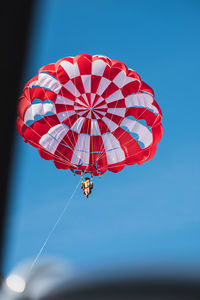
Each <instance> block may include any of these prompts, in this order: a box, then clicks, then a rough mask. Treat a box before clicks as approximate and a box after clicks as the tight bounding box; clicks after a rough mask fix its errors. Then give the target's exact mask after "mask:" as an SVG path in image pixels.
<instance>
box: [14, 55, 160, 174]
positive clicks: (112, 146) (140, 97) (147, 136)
mask: <svg viewBox="0 0 200 300" xmlns="http://www.w3.org/2000/svg"><path fill="white" fill-rule="evenodd" d="M161 119H162V112H161V109H160V107H159V106H158V104H157V103H156V101H155V96H154V92H153V89H152V88H151V87H150V86H148V85H147V84H146V83H145V82H144V81H142V80H141V78H140V76H139V75H138V74H137V73H136V72H135V71H133V70H132V69H130V68H127V67H126V65H125V64H123V63H122V62H121V61H118V60H113V59H109V58H108V57H106V56H103V55H93V56H92V55H88V54H80V55H77V56H75V57H65V58H63V59H61V60H59V61H58V62H56V63H52V64H49V65H46V66H44V67H42V68H41V69H40V70H39V72H38V75H37V76H35V77H33V78H32V79H31V80H30V81H29V82H28V83H27V84H26V85H25V87H24V90H23V94H22V96H21V97H20V98H19V102H18V118H17V130H18V132H19V134H20V135H21V136H22V137H23V138H24V141H25V142H28V143H30V144H31V145H32V146H34V147H36V148H37V149H38V151H39V154H40V156H41V157H42V158H44V159H46V160H53V162H54V164H55V166H56V167H57V168H58V169H70V170H71V171H73V172H75V173H77V174H81V173H83V172H85V173H87V172H91V173H93V175H95V176H97V175H99V174H103V173H104V172H106V171H108V170H109V171H111V172H114V173H117V172H119V171H121V170H122V169H123V168H124V167H125V166H126V165H133V164H142V163H143V162H145V161H148V160H149V159H151V158H152V157H153V156H154V155H155V153H156V147H157V143H158V142H159V141H160V139H161V137H162V133H163V128H162V124H161Z"/></svg>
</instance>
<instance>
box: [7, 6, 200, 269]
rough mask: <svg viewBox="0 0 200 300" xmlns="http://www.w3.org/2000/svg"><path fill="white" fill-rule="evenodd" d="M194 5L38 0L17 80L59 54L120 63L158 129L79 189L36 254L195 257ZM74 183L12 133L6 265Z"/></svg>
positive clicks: (145, 259) (85, 264)
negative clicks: (139, 157) (141, 91)
mask: <svg viewBox="0 0 200 300" xmlns="http://www.w3.org/2000/svg"><path fill="white" fill-rule="evenodd" d="M199 13H200V3H199V1H195V0H190V1H189V0H188V1H181V0H180V1H169V0H168V1H154V0H151V1H131V0H126V1H119V0H118V1H116V0H113V1H111V0H110V1H108V0H102V1H94V0H93V1H81V0H77V1H65V0H42V1H38V3H37V6H36V8H35V11H34V16H33V22H32V29H31V33H30V37H29V51H28V54H27V59H26V61H27V63H26V67H25V69H24V76H23V78H22V88H23V85H24V84H25V83H26V81H28V80H29V79H30V78H31V77H33V76H35V75H36V74H37V71H38V69H39V68H40V67H41V66H43V65H46V64H48V63H51V62H56V61H57V60H58V59H60V58H62V57H65V56H75V55H77V54H80V53H89V54H103V55H106V56H108V57H110V58H112V59H118V60H121V61H123V62H124V63H125V64H126V65H127V66H128V67H130V68H132V69H134V70H136V71H137V72H138V73H139V74H140V76H141V77H142V79H143V80H144V81H145V82H147V83H148V84H149V85H150V86H152V87H153V89H154V91H155V95H156V100H157V102H158V103H159V105H160V107H161V109H162V111H163V126H164V135H163V138H162V140H161V142H160V143H159V144H158V150H157V153H156V155H155V157H154V158H153V159H152V160H151V161H148V162H147V163H144V164H143V165H141V166H129V167H125V169H124V170H123V171H122V172H120V173H118V174H114V173H110V172H107V173H106V174H105V175H104V176H103V177H102V179H101V180H99V179H95V182H94V185H95V188H94V191H93V193H92V195H91V197H90V198H89V199H88V200H86V199H85V198H84V197H83V194H82V191H80V190H78V191H77V192H76V194H75V196H74V198H73V199H72V202H71V204H70V207H69V210H68V211H67V212H66V214H65V215H64V217H63V218H62V220H61V222H60V223H59V224H58V226H57V228H56V230H55V232H54V234H53V235H52V237H51V239H50V240H49V242H48V244H47V246H46V248H45V249H44V252H43V254H42V256H46V255H51V256H52V255H53V256H57V257H61V258H64V259H68V260H69V261H71V262H72V263H73V264H74V265H75V266H76V267H77V268H80V269H84V270H86V271H87V270H89V269H93V268H98V267H100V266H101V267H102V266H108V265H111V266H112V265H133V266H135V265H142V264H146V263H148V264H149V263H150V264H151V263H153V264H155V265H159V264H160V263H164V264H168V263H169V264H170V263H171V264H173V263H180V264H190V263H191V264H196V263H200V239H199V236H200V196H199V195H200V182H199V172H200V156H199V146H200V126H199V111H200V98H199V92H198V86H199V62H200V56H199V53H200V41H199V31H200V18H199ZM78 181H79V177H78V176H75V177H74V176H73V174H72V172H71V171H62V170H57V169H56V168H55V166H54V164H53V163H52V162H50V161H45V160H43V159H41V157H40V156H39V154H38V153H37V150H36V149H35V148H33V147H31V146H30V145H28V144H25V143H24V142H23V140H22V138H21V137H20V136H19V135H18V134H17V133H16V146H15V149H14V157H13V172H12V180H11V189H10V197H11V200H12V203H11V212H10V227H9V231H8V234H9V239H8V244H7V251H6V262H5V272H9V271H10V270H11V269H12V268H13V266H14V265H16V264H17V263H18V262H20V261H21V260H23V259H25V258H29V257H34V256H35V255H36V254H37V252H38V250H39V249H40V247H41V246H42V244H43V242H44V240H45V238H46V236H47V235H48V233H49V231H50V230H51V228H52V226H53V224H54V223H55V221H56V219H57V217H58V215H59V214H60V212H61V211H62V209H63V207H64V206H65V204H66V201H67V200H68V198H69V197H70V195H71V193H72V192H73V190H74V188H75V186H76V185H77V183H78Z"/></svg>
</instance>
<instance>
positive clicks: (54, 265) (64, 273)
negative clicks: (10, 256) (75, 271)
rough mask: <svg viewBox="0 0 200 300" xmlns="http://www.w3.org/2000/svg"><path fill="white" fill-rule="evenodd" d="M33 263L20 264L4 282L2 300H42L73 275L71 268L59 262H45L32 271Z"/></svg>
mask: <svg viewBox="0 0 200 300" xmlns="http://www.w3.org/2000/svg"><path fill="white" fill-rule="evenodd" d="M30 266H31V262H30V261H26V262H23V263H21V264H19V265H18V266H17V267H16V268H15V269H14V270H13V271H12V272H11V274H9V275H8V277H7V278H6V279H5V280H4V283H3V286H2V290H1V293H0V300H14V299H20V300H22V299H26V300H28V299H42V297H43V296H44V295H46V294H47V293H50V292H51V290H54V289H55V288H56V287H57V286H58V285H60V284H62V283H64V282H65V281H66V280H67V279H68V278H69V276H70V274H72V271H71V270H72V269H71V267H70V266H69V265H68V264H67V263H65V262H61V261H59V260H51V261H50V260H47V259H46V260H43V261H41V262H40V263H38V264H37V265H35V266H34V267H33V268H32V269H30Z"/></svg>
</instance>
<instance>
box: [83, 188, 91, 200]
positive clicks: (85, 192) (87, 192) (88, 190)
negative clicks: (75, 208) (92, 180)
mask: <svg viewBox="0 0 200 300" xmlns="http://www.w3.org/2000/svg"><path fill="white" fill-rule="evenodd" d="M84 194H85V196H86V197H87V198H88V196H89V194H90V188H89V187H87V188H85V189H84Z"/></svg>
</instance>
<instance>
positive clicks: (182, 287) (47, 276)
mask: <svg viewBox="0 0 200 300" xmlns="http://www.w3.org/2000/svg"><path fill="white" fill-rule="evenodd" d="M172 271H173V270H171V271H170V269H169V270H166V269H165V272H164V268H163V267H159V269H157V271H156V270H155V269H154V270H152V268H147V269H143V271H142V270H134V272H133V270H132V271H131V269H129V270H128V269H122V268H121V269H120V268H119V269H118V270H117V269H116V270H104V271H101V272H98V273H97V272H92V273H84V272H81V273H75V272H74V271H72V268H71V267H70V265H68V264H66V263H63V262H60V261H57V260H53V261H48V260H46V261H43V262H41V263H38V264H37V265H35V267H34V268H33V269H32V271H31V272H30V263H27V262H26V263H23V264H21V265H19V266H18V267H17V268H15V269H14V270H13V272H12V273H11V274H10V275H9V276H8V277H7V278H6V279H5V281H4V284H3V287H2V291H1V294H0V300H18V299H20V300H65V299H67V300H80V299H85V300H86V299H87V300H100V299H103V300H112V299H113V300H130V299H134V300H176V299H177V300H179V299H180V300H197V299H198V300H199V299H200V284H199V283H200V280H199V272H198V270H197V272H195V270H190V271H188V270H186V269H185V270H184V269H183V268H182V269H179V270H174V271H173V272H172Z"/></svg>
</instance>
